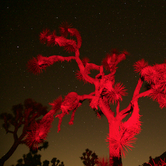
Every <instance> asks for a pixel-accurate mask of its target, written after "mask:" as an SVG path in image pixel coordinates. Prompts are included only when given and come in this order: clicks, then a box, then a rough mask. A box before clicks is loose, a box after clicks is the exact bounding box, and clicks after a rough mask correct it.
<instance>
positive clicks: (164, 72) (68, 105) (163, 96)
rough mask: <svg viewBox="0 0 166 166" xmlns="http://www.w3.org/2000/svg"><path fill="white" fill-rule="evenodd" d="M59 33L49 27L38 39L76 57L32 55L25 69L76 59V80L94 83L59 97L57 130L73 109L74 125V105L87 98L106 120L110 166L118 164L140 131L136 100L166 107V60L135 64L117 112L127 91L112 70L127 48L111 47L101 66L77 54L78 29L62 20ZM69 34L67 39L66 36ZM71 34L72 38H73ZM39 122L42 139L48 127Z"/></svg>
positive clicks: (32, 70)
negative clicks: (134, 79)
mask: <svg viewBox="0 0 166 166" xmlns="http://www.w3.org/2000/svg"><path fill="white" fill-rule="evenodd" d="M60 32H61V36H56V35H55V32H53V33H50V32H49V31H48V30H45V31H43V32H42V33H41V34H40V40H41V42H43V43H47V44H48V45H50V44H51V45H59V46H60V47H64V49H65V50H66V51H67V52H69V53H70V52H75V56H68V57H63V56H59V55H53V56H50V57H43V56H42V55H39V56H38V57H37V58H33V59H32V60H30V61H29V62H28V68H29V70H30V71H31V72H33V73H34V74H37V73H41V71H42V69H46V67H48V66H50V65H52V64H53V63H55V62H57V61H61V62H63V61H67V62H69V61H70V60H75V61H76V63H77V64H78V68H79V70H78V71H77V73H76V77H77V78H78V79H79V80H83V81H84V82H85V83H90V84H93V85H94V86H95V91H94V92H91V93H90V94H85V95H78V94H77V93H76V92H70V93H68V95H67V96H66V97H65V98H64V99H63V100H62V102H61V104H60V111H59V112H58V114H57V115H56V117H57V118H59V124H58V131H60V126H61V123H62V118H63V117H64V116H65V115H66V114H68V113H69V111H72V116H71V120H70V122H69V124H73V120H74V114H75V112H76V110H77V108H78V107H80V106H81V104H82V103H83V101H84V100H88V101H89V106H90V107H91V108H92V109H94V110H96V112H97V115H98V116H100V114H99V112H98V109H99V108H100V110H101V112H102V113H103V114H104V115H105V116H106V118H107V120H108V124H109V134H108V137H107V141H108V142H109V155H110V165H114V164H115V162H117V163H118V165H121V153H123V154H124V152H125V151H126V150H127V148H129V149H130V148H131V147H132V143H133V142H134V141H135V139H136V138H135V135H136V134H139V133H140V130H141V127H140V126H141V122H140V114H139V106H138V99H139V98H141V97H145V96H149V97H151V98H152V99H154V100H156V101H157V102H158V103H159V105H160V107H161V108H163V107H166V63H163V64H156V65H153V66H150V65H148V63H147V62H145V61H144V60H140V61H138V62H136V63H135V64H134V68H135V71H136V72H137V73H139V74H140V78H139V80H138V83H137V85H136V88H135V91H134V93H133V97H132V100H131V101H130V103H129V105H128V107H127V108H125V109H123V110H121V111H120V101H122V97H123V96H125V95H126V94H127V93H126V90H125V88H124V86H123V84H121V83H115V73H116V69H117V65H118V63H120V62H121V61H122V60H125V59H126V56H127V55H128V53H127V52H126V51H123V52H122V53H118V52H117V51H115V50H113V51H112V52H111V53H109V54H108V55H107V56H106V58H105V59H103V61H102V65H96V64H94V63H89V60H88V59H83V60H81V59H80V57H79V56H80V53H79V48H80V47H81V44H82V39H81V36H80V34H79V32H78V30H77V29H75V28H71V26H70V25H68V24H67V23H63V24H62V25H61V27H60ZM68 35H69V36H70V39H68V38H67V36H68ZM72 37H75V38H76V40H75V39H73V38H72ZM104 67H105V69H106V70H108V71H109V72H110V73H109V74H105V73H104V69H103V68H104ZM91 70H97V71H98V74H97V75H96V76H95V78H92V77H91V76H90V71H91ZM144 81H146V82H147V83H149V84H150V88H149V89H148V90H145V91H144V92H140V89H141V87H142V84H143V82H144ZM110 104H116V114H115V113H114V112H113V111H112V110H111V107H110ZM51 105H52V106H53V108H52V110H54V102H53V103H52V104H51ZM52 110H51V111H52ZM129 113H131V116H130V118H129V119H128V120H127V121H125V122H123V121H122V120H123V119H124V118H125V117H126V116H127V115H128V114H129ZM50 116H51V115H50ZM42 125H44V123H43V124H42V123H40V124H39V128H37V130H38V132H39V131H40V132H41V133H40V134H39V135H41V137H42V136H43V137H42V138H45V136H44V133H42V131H44V132H48V129H45V130H44V129H43V128H42ZM48 126H49V125H48ZM39 129H40V130H39ZM36 132H37V131H36ZM34 133H35V132H34ZM37 140H40V138H39V137H37Z"/></svg>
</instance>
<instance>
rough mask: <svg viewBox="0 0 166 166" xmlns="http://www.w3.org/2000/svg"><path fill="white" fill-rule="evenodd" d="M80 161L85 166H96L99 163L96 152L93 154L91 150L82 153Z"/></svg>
mask: <svg viewBox="0 0 166 166" xmlns="http://www.w3.org/2000/svg"><path fill="white" fill-rule="evenodd" d="M80 159H81V160H83V161H82V162H83V164H84V165H85V166H94V165H95V164H97V163H98V162H97V159H98V156H97V155H96V153H95V152H93V153H92V151H91V150H89V149H85V152H84V153H82V156H81V157H80Z"/></svg>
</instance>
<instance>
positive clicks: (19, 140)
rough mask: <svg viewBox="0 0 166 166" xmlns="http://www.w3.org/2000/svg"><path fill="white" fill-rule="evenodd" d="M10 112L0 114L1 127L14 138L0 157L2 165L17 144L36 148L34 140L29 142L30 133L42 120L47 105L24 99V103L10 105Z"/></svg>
mask: <svg viewBox="0 0 166 166" xmlns="http://www.w3.org/2000/svg"><path fill="white" fill-rule="evenodd" d="M12 112H13V114H10V113H1V114H0V117H1V119H3V121H4V123H3V125H2V126H3V128H4V129H5V131H6V133H10V134H12V135H13V139H14V143H13V145H12V146H11V148H10V149H9V151H8V152H7V153H6V154H5V155H4V156H2V158H1V159H0V166H3V165H4V163H5V161H6V160H7V159H9V158H10V156H11V155H12V154H13V153H14V151H15V150H16V149H17V147H18V145H20V144H26V145H28V146H29V147H31V148H36V142H35V141H34V142H33V144H29V139H30V133H31V132H32V131H33V130H35V131H36V130H37V127H38V125H39V124H40V123H42V121H43V120H41V119H42V116H43V115H45V114H46V113H47V112H48V111H47V107H45V106H43V105H42V104H40V103H37V102H35V101H33V100H32V99H26V100H25V101H24V104H18V105H14V106H13V107H12ZM47 115H48V114H47ZM11 126H12V127H14V129H13V130H11V129H10V127H11ZM21 127H22V133H21V135H20V136H18V131H21V129H20V128H21ZM19 129H20V130H19ZM47 132H48V131H47ZM38 134H40V133H38ZM43 135H44V134H43ZM45 136H46V135H45ZM42 142H43V140H39V141H38V143H42Z"/></svg>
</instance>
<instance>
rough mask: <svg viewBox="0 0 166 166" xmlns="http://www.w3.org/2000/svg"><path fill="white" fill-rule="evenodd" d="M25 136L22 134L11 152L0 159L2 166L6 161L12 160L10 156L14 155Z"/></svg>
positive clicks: (0, 165)
mask: <svg viewBox="0 0 166 166" xmlns="http://www.w3.org/2000/svg"><path fill="white" fill-rule="evenodd" d="M24 136H25V134H22V135H21V136H20V137H19V138H18V139H17V140H15V141H14V143H13V145H12V147H11V148H10V149H9V151H8V152H7V153H6V154H5V155H4V156H3V157H2V158H1V159H0V166H3V165H4V163H5V162H6V160H8V159H9V158H10V156H11V155H12V154H13V153H14V151H15V150H16V149H17V147H18V145H19V144H20V142H21V140H22V139H23V138H24Z"/></svg>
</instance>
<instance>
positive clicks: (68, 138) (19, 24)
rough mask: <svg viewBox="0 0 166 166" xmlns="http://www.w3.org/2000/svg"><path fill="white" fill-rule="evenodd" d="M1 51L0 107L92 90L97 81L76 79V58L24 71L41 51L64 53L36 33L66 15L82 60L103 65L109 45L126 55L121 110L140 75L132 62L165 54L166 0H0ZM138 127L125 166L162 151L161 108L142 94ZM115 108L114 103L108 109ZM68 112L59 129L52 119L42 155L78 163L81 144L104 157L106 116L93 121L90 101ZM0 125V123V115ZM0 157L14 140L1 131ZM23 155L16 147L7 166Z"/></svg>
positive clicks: (120, 78)
mask: <svg viewBox="0 0 166 166" xmlns="http://www.w3.org/2000/svg"><path fill="white" fill-rule="evenodd" d="M1 4H2V5H1V16H2V17H1V22H2V24H1V31H0V32H1V46H0V47H1V55H0V77H1V82H0V93H1V95H0V100H1V104H0V113H1V112H11V108H12V106H13V105H16V104H19V103H23V101H24V100H25V99H27V98H32V99H34V100H35V101H37V102H40V103H42V104H43V105H45V106H48V110H49V109H50V106H49V104H48V103H50V102H52V101H53V100H54V99H56V98H57V97H58V96H60V95H62V96H63V97H64V96H65V95H67V94H68V93H69V92H71V91H75V92H77V93H78V94H80V95H82V94H89V93H91V92H92V91H94V86H93V85H90V84H84V83H83V82H80V81H79V80H77V79H76V78H75V72H76V70H77V69H78V66H77V64H76V62H75V61H71V62H70V63H67V62H63V63H56V64H54V65H52V66H50V67H48V68H47V69H46V71H44V72H43V73H41V74H40V75H33V74H32V73H29V72H28V71H27V62H28V61H29V60H30V59H32V57H36V56H37V55H38V54H42V55H43V56H50V55H62V56H68V55H69V54H68V53H66V52H65V51H63V49H62V48H60V47H56V46H55V47H47V46H46V45H43V44H41V43H40V41H39V34H40V32H41V31H42V30H43V29H45V28H48V29H50V30H51V31H53V30H54V29H56V30H58V27H59V25H60V24H61V23H62V22H63V21H67V22H68V23H71V24H72V25H73V27H74V28H77V29H78V31H79V32H80V34H81V36H82V46H81V48H80V58H83V57H88V58H89V59H90V62H92V63H95V64H98V65H100V64H101V61H102V59H103V58H104V57H105V55H106V53H108V52H109V51H110V50H111V49H113V48H116V49H118V50H119V51H123V50H127V51H128V52H129V53H130V56H128V57H127V59H126V60H125V61H122V62H121V63H120V64H119V65H118V70H117V72H116V77H115V79H116V82H122V83H123V84H124V85H125V87H126V88H127V89H128V91H127V92H128V96H126V97H124V99H123V101H122V102H121V109H124V108H126V107H127V106H128V104H129V102H130V100H131V97H132V94H133V91H134V89H135V86H136V84H137V81H138V78H139V75H138V74H136V73H135V72H134V69H133V64H134V62H136V61H138V60H140V59H142V58H144V59H145V60H146V61H148V62H149V64H151V65H153V64H155V63H163V62H164V59H166V54H165V53H166V19H164V18H165V16H166V1H165V0H134V1H129V0H128V1H127V0H109V1H108V0H103V1H97V0H96V1H95V0H91V1H87V0H77V1H76V0H70V1H69V0H42V1H41V0H35V1H34V0H28V1H22V0H15V1H13V0H2V1H1ZM139 106H140V114H141V115H142V117H141V121H142V131H141V133H140V134H139V135H138V136H137V138H138V139H137V141H136V143H135V144H134V147H135V148H132V151H130V150H129V151H128V153H127V154H126V157H125V158H123V159H122V160H123V166H138V165H139V164H142V163H144V162H145V161H148V160H149V156H150V155H151V156H152V157H156V156H159V155H161V154H162V153H163V152H164V151H166V144H164V137H165V138H166V128H165V126H166V120H165V119H166V109H165V108H163V109H160V108H159V105H158V103H157V102H154V101H152V100H151V99H149V98H142V99H139ZM112 108H114V107H112ZM69 120H70V116H66V117H64V118H63V122H62V126H61V131H60V132H59V133H57V125H58V119H55V120H54V122H53V125H52V128H51V131H50V133H49V134H48V137H47V141H48V142H49V147H48V148H47V149H46V150H45V151H43V152H41V155H42V160H45V159H47V160H49V161H50V160H51V159H52V158H53V157H57V158H58V159H60V160H61V161H63V162H64V163H65V165H66V166H82V165H83V164H82V161H81V160H80V159H79V157H80V156H81V154H82V153H83V152H84V151H85V149H86V148H89V149H90V150H92V151H95V152H96V154H97V155H98V156H101V157H103V156H107V157H108V153H109V151H108V145H107V144H106V142H105V139H106V135H107V134H108V122H107V119H106V118H105V117H103V118H102V119H101V120H99V119H97V117H96V116H95V114H94V112H93V111H92V109H91V108H90V107H89V105H88V102H87V101H85V102H84V103H83V105H82V106H81V107H79V108H78V110H77V111H76V115H75V120H74V125H73V126H69V125H68V122H69ZM0 124H2V121H0ZM0 135H1V137H0V147H1V151H0V157H1V156H3V154H5V153H6V152H7V151H8V150H9V148H10V147H11V145H12V142H13V138H12V137H11V135H10V134H7V135H6V134H5V131H4V129H2V128H1V129H0ZM25 153H28V148H27V147H26V146H25V145H20V146H19V147H18V148H17V150H16V151H15V153H14V154H13V155H12V157H11V158H10V159H9V160H8V161H7V162H6V164H5V166H10V165H11V164H16V161H17V160H18V159H19V158H21V157H22V155H23V154H25Z"/></svg>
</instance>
